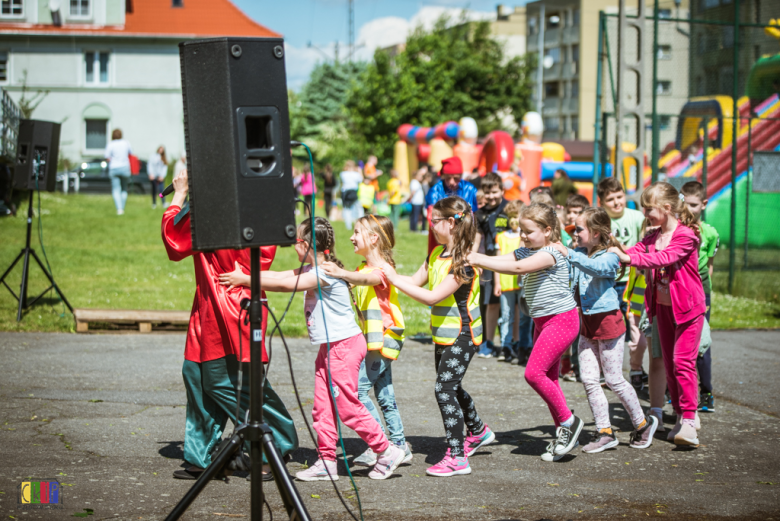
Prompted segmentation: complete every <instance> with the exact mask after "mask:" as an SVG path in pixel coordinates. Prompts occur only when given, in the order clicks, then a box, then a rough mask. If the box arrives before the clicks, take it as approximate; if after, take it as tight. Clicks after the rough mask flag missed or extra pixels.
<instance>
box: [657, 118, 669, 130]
mask: <svg viewBox="0 0 780 521" xmlns="http://www.w3.org/2000/svg"><path fill="white" fill-rule="evenodd" d="M658 127H659V128H660V129H661V130H669V129H670V128H672V117H671V116H659V117H658Z"/></svg>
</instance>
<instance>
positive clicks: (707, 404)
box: [699, 393, 715, 412]
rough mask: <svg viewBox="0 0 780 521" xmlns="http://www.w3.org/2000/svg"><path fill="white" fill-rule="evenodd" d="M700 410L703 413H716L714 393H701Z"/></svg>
mask: <svg viewBox="0 0 780 521" xmlns="http://www.w3.org/2000/svg"><path fill="white" fill-rule="evenodd" d="M699 410H700V411H702V412H715V397H714V396H712V393H701V394H700V395H699Z"/></svg>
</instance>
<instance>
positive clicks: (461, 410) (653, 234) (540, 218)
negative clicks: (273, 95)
mask: <svg viewBox="0 0 780 521" xmlns="http://www.w3.org/2000/svg"><path fill="white" fill-rule="evenodd" d="M381 174H382V172H381V170H378V169H377V160H376V157H373V156H372V157H371V158H369V160H368V161H367V162H366V164H365V165H364V166H363V167H362V168H361V167H360V166H359V165H358V164H356V163H355V162H353V161H347V163H346V165H345V166H344V170H343V171H342V172H341V174H340V175H339V176H338V184H340V187H341V198H342V201H343V216H344V221H345V224H346V225H347V229H352V228H353V225H354V231H353V232H352V236H351V237H350V240H351V242H352V244H353V246H354V251H355V253H356V254H358V255H360V256H362V257H364V258H365V261H364V262H363V263H362V264H361V265H360V266H359V267H358V268H357V269H356V270H355V271H348V270H346V269H344V267H343V266H342V265H341V263H340V262H339V261H338V259H337V258H336V256H335V251H334V248H335V236H334V231H333V228H332V227H331V226H330V223H329V222H328V221H327V220H326V219H322V218H316V219H315V226H314V229H312V223H311V220H306V221H304V223H303V224H302V225H301V226H300V227H299V229H298V244H297V247H296V251H297V252H298V255H299V258H300V260H301V261H302V262H303V261H306V262H308V264H309V265H308V266H307V267H306V268H304V269H303V270H302V271H301V273H300V274H299V273H298V270H295V271H290V272H284V273H274V272H268V275H265V274H264V276H263V279H262V284H263V289H264V290H269V291H291V290H293V288H294V287H295V285H297V287H298V289H302V290H305V291H306V296H305V309H304V312H305V315H306V322H307V325H308V328H309V334H310V337H311V342H312V343H313V344H316V345H320V354H319V356H318V358H317V362H316V365H315V398H314V413H313V415H314V427H315V430H316V431H317V433H318V437H319V439H318V453H319V457H320V459H319V460H318V461H317V463H316V464H315V465H313V466H312V467H310V468H309V469H306V470H304V471H301V472H299V473H298V478H299V479H302V480H316V479H338V476H337V474H336V463H335V444H336V432H335V421H336V420H335V418H334V417H333V416H334V415H333V413H332V410H331V407H332V405H333V402H334V401H335V403H336V404H337V405H338V415H339V417H340V418H341V420H342V421H343V422H344V423H345V424H346V425H347V426H348V427H351V428H353V429H354V430H355V431H356V432H358V434H359V435H360V436H361V438H362V439H363V440H364V441H366V443H367V444H368V449H367V450H366V451H365V452H364V453H363V454H362V455H361V456H359V457H358V458H356V459H355V460H354V463H355V464H358V465H364V466H373V470H372V471H371V473H370V474H369V476H370V477H372V478H375V479H385V478H386V477H388V476H389V475H390V474H392V472H393V471H394V470H395V468H397V467H398V465H400V464H403V463H408V462H409V461H411V459H412V453H411V450H410V447H409V445H408V443H407V442H406V438H405V435H404V428H403V423H402V421H401V417H400V413H399V411H398V408H397V405H396V402H395V393H394V390H393V383H392V362H393V361H394V360H396V359H397V358H398V356H399V353H400V351H401V348H402V346H403V343H404V338H405V336H404V320H403V313H402V310H401V306H400V303H399V300H398V292H399V291H400V292H402V293H405V294H406V295H408V296H409V297H411V298H412V299H414V300H416V301H418V302H420V303H422V304H424V305H425V306H428V307H429V308H430V317H431V318H430V320H431V323H430V325H431V336H432V339H433V343H434V346H435V349H434V362H435V368H436V374H437V377H436V382H435V385H434V393H435V396H436V401H437V403H438V406H439V409H440V413H441V417H442V422H443V426H444V433H445V438H446V442H447V451H446V454H445V456H444V458H443V459H442V460H441V461H440V462H439V463H437V464H436V465H433V466H432V467H430V468H429V469H428V470H427V473H428V474H429V475H433V476H452V475H458V474H469V473H471V467H470V465H469V461H468V458H469V456H471V455H472V454H473V453H474V452H475V451H476V450H477V449H478V448H479V447H481V446H483V445H486V444H489V443H491V442H493V441H494V440H495V435H494V434H493V432H492V431H491V430H490V428H489V427H488V426H487V425H485V424H484V422H483V421H482V420H481V419H480V417H479V415H478V414H477V410H476V406H475V403H474V400H473V399H472V397H471V396H470V395H469V394H468V393H467V392H466V391H465V389H463V386H462V380H463V377H464V375H465V373H466V371H467V369H468V367H469V363H470V361H471V360H472V359H473V358H474V357H475V356H476V357H481V358H496V359H497V360H498V361H502V362H505V363H515V364H517V365H523V366H525V379H526V381H527V382H528V384H529V385H530V386H531V387H532V388H533V389H534V390H535V391H536V392H537V393H538V394H539V395H540V397H541V398H542V399H543V400H544V401H545V402H546V404H547V406H548V408H549V410H550V413H551V416H552V419H553V422H554V424H555V426H556V438H555V439H554V440H553V441H552V442H551V443H550V444H549V446H548V448H547V451H546V452H545V453H544V454H542V459H543V460H545V461H559V460H560V459H561V458H563V456H564V455H565V454H567V453H569V452H570V451H571V450H572V449H574V448H575V447H576V446H577V445H578V444H579V442H578V437H579V435H580V433H581V431H582V428H583V425H584V422H583V420H582V419H581V418H579V417H577V416H575V415H574V414H573V413H572V411H571V410H570V408H569V407H568V405H567V403H566V398H565V396H564V393H563V390H562V388H561V385H560V380H561V379H563V380H564V381H570V382H574V381H581V382H582V384H583V386H584V388H585V392H586V395H587V398H588V402H589V405H590V408H591V412H592V414H593V418H594V420H595V431H594V432H593V435H592V440H591V441H590V442H589V443H587V444H586V445H585V446H584V447H583V449H582V450H583V451H584V452H586V453H598V452H602V451H604V450H607V449H612V448H614V447H616V446H617V445H618V444H619V442H618V439H617V436H616V434H615V430H614V429H613V426H612V425H611V423H610V414H609V410H608V401H607V398H606V395H605V393H604V390H603V387H604V386H606V387H608V388H609V389H610V390H611V391H612V392H613V393H615V395H616V396H617V397H618V398H619V400H620V401H621V403H622V404H623V406H624V407H625V409H626V411H627V413H628V415H629V416H630V418H631V422H632V423H633V426H634V431H633V432H632V433H631V436H630V440H629V446H630V447H631V448H637V449H644V448H647V447H649V446H650V445H651V443H652V441H653V438H654V434H655V432H656V431H665V427H664V417H663V406H664V404H665V403H666V402H667V401H668V402H669V403H671V404H672V407H673V409H674V413H675V415H676V423H675V426H674V428H672V429H671V430H670V432H669V434H668V439H669V440H672V441H674V442H675V443H676V444H678V445H698V444H699V440H698V431H699V430H700V429H701V422H700V419H699V416H698V412H697V411H699V410H702V411H708V412H713V411H714V410H715V404H714V399H713V395H712V382H711V364H712V357H711V347H710V346H711V341H709V340H708V339H709V334H708V330H709V328H708V325H707V321H708V320H709V313H710V292H711V283H710V276H711V273H712V259H713V257H714V256H715V254H716V252H717V248H718V234H717V232H716V231H715V229H714V228H712V227H711V226H709V225H707V224H706V223H704V222H702V221H701V214H702V211H703V210H704V209H705V208H706V205H707V196H706V191H705V190H704V188H703V187H702V185H701V184H700V183H698V182H696V181H691V182H688V183H686V184H685V185H684V186H683V187H682V190H681V191H680V192H678V191H677V190H676V189H675V188H674V187H673V186H672V185H670V184H668V183H663V182H661V183H655V184H653V185H651V186H650V187H648V188H647V189H646V190H645V191H644V192H643V194H642V197H641V200H640V207H641V211H640V210H635V209H632V208H628V204H627V197H626V193H625V191H624V189H623V187H622V186H621V184H620V183H619V181H618V180H617V179H615V178H605V179H603V180H602V181H601V182H600V183H599V184H598V187H597V194H598V203H599V206H591V204H590V202H589V200H588V199H587V198H586V197H584V196H583V195H581V194H579V193H578V192H577V190H576V188H575V187H574V185H573V184H571V183H570V182H567V181H568V176H567V175H566V173H565V171H562V172H557V173H556V176H555V180H554V182H553V188H551V187H546V186H540V187H537V188H534V189H533V190H532V191H531V193H530V204H528V205H525V204H524V203H523V202H521V201H520V200H519V197H520V193H521V190H522V188H523V187H522V178H521V177H520V176H518V175H516V174H514V173H509V174H504V175H500V174H497V173H488V174H487V175H485V176H483V177H481V178H479V177H475V176H473V175H468V174H467V175H465V176H464V174H463V171H462V165H461V164H460V160H459V159H458V158H450V159H448V160H445V161H444V162H443V165H442V170H441V172H440V173H439V177H440V178H441V179H440V180H438V182H436V183H434V179H432V178H430V176H429V174H430V172H428V171H427V170H426V169H425V168H421V169H420V170H419V171H417V172H416V173H415V174H414V176H413V179H412V180H411V183H410V185H409V186H408V187H404V186H402V185H401V182H400V180H399V179H398V175H397V174H396V173H395V172H394V171H393V172H391V173H390V180H389V181H388V182H387V186H386V190H387V203H388V204H389V206H390V212H389V218H387V217H381V216H378V215H376V213H375V205H376V202H377V194H378V188H379V187H378V181H377V178H378V177H379V176H380V175H381ZM325 178H326V181H328V183H327V184H326V190H328V189H329V190H330V192H326V196H327V195H330V199H329V201H331V202H327V203H326V204H327V205H328V207H330V205H331V204H332V195H333V193H335V187H336V186H337V183H336V182H335V179H336V177H335V176H334V175H333V172H332V169H331V168H330V167H327V168H326V173H325ZM472 178H473V179H472ZM296 186H298V187H299V190H300V195H302V196H303V197H304V199H305V200H307V202H309V203H310V202H311V197H312V194H313V192H314V190H315V188H314V182H313V180H312V175H311V172H310V171H309V170H306V169H304V171H303V172H302V173H301V174H300V177H299V182H298V183H297V184H296ZM404 202H409V203H411V208H412V210H411V216H410V228H411V230H412V231H417V227H418V224H421V225H422V229H423V230H424V229H425V224H426V223H428V224H429V225H430V233H429V237H430V239H431V241H432V242H431V245H430V247H429V251H428V252H427V255H426V257H425V261H424V262H423V263H422V265H421V266H420V267H419V269H418V270H417V271H416V273H414V275H411V276H405V275H401V274H399V273H397V272H396V270H395V263H394V262H393V248H394V246H395V230H396V229H397V227H398V224H399V223H398V219H399V216H400V206H401V204H403V203H404ZM426 209H427V211H428V214H427V215H426V213H425V212H426ZM313 246H316V252H317V253H316V256H315V254H314V250H313ZM421 253H422V252H421ZM315 261H316V262H315ZM315 263H316V267H315ZM299 277H300V280H299V281H298V280H297V279H298V278H299ZM226 280H227V282H229V283H233V284H235V283H242V284H243V283H247V284H248V280H244V279H241V278H240V277H239V275H236V276H235V277H233V278H228V279H226ZM353 302H354V304H355V308H356V310H357V321H356V320H355V313H354V312H353V310H352V305H351V304H352V303H353ZM327 329H330V332H329V333H328V332H327ZM497 331H498V333H499V334H498V339H497V338H496V332H497ZM625 342H628V346H629V358H630V360H629V363H630V372H629V380H628V381H627V380H626V379H625V378H624V376H623V353H624V344H625ZM648 347H650V353H649V365H648V371H647V372H646V371H645V369H644V367H643V360H644V356H645V352H646V350H647V348H648ZM331 350H332V351H333V352H334V353H335V355H331V360H330V361H329V360H328V352H329V351H331ZM336 361H338V363H336ZM329 365H330V377H331V378H332V379H333V389H331V388H330V387H329V385H328V383H327V382H328V366H329ZM648 386H649V399H650V409H649V410H648V411H647V414H646V413H645V411H644V410H643V409H642V406H641V404H640V401H639V397H640V396H641V395H642V393H643V392H644V391H645V389H646V387H648ZM370 389H374V392H375V395H376V398H377V401H378V403H379V405H380V407H381V409H382V413H383V416H384V421H385V423H386V424H387V430H386V431H385V428H384V427H383V426H382V422H381V421H380V418H379V414H378V413H377V410H376V408H375V407H374V405H373V403H372V402H371V400H370V398H369V396H368V392H369V390H370ZM667 389H668V397H667V394H666V393H667Z"/></svg>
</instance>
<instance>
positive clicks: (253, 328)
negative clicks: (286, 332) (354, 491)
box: [165, 248, 311, 521]
mask: <svg viewBox="0 0 780 521" xmlns="http://www.w3.org/2000/svg"><path fill="white" fill-rule="evenodd" d="M250 255H251V258H250V271H251V281H250V289H251V299H250V302H249V324H250V329H249V333H250V335H249V344H250V358H251V363H250V365H251V369H250V385H249V423H242V424H241V425H239V426H238V428H237V429H236V430H235V432H234V433H233V435H232V436H231V437H230V438H229V439H227V440H225V441H223V442H222V444H221V445H220V446H219V450H218V454H217V456H216V457H215V458H214V459H213V460H212V462H211V465H209V466H208V467H207V468H206V469H205V470H204V471H203V473H202V474H201V475H200V477H199V478H198V480H197V481H196V482H195V484H194V485H193V486H192V488H190V490H189V491H187V493H186V494H185V495H184V497H183V498H182V499H181V501H179V503H178V504H177V505H176V506H175V507H174V508H173V510H172V511H171V513H170V514H168V517H166V518H165V521H175V520H177V519H179V518H180V517H181V516H182V514H184V512H185V511H186V510H187V508H188V507H189V506H190V504H191V503H192V502H193V501H194V500H195V498H196V497H198V495H199V494H200V493H201V492H203V490H204V489H205V488H206V485H208V483H209V481H211V480H212V479H213V478H214V477H215V476H218V475H220V474H221V472H222V471H223V469H224V468H225V467H226V466H227V465H228V463H229V462H230V460H231V459H232V458H233V456H234V454H235V453H236V452H237V451H241V450H243V448H242V447H243V444H244V443H243V442H244V440H245V439H246V440H249V442H250V444H249V457H250V459H251V463H252V467H251V474H250V475H251V477H252V488H251V498H252V503H251V505H252V514H251V519H252V521H262V519H263V502H264V498H263V452H265V454H266V457H267V458H268V463H269V464H270V465H271V470H272V471H273V475H274V481H275V482H276V488H278V489H279V494H280V495H281V496H282V501H283V502H284V508H285V510H286V511H287V518H288V519H290V520H291V521H293V520H294V521H310V520H311V518H310V517H309V513H308V511H307V510H306V506H305V505H304V504H303V500H302V499H301V496H300V494H298V490H297V489H296V488H295V485H294V484H293V482H292V478H291V477H290V475H289V474H288V473H287V469H286V468H285V466H284V461H283V460H282V456H281V455H280V454H279V451H278V450H277V449H276V446H275V445H274V443H273V434H272V433H271V428H270V427H268V425H267V424H266V423H264V422H263V386H262V385H261V383H262V382H263V381H264V379H265V375H264V371H265V370H264V368H263V351H262V350H263V348H262V336H263V330H262V324H263V313H262V308H263V305H262V302H261V300H260V248H251V250H250ZM236 399H237V400H239V403H240V401H241V397H240V396H237V397H236ZM236 421H238V418H236Z"/></svg>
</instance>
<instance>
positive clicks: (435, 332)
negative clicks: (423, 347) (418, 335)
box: [428, 246, 482, 346]
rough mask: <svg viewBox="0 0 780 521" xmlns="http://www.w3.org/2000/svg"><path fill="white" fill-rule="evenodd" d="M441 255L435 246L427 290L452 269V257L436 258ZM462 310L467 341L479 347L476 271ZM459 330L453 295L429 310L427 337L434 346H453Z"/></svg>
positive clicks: (479, 327) (477, 279) (460, 326)
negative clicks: (468, 332)
mask: <svg viewBox="0 0 780 521" xmlns="http://www.w3.org/2000/svg"><path fill="white" fill-rule="evenodd" d="M443 251H444V246H437V247H436V248H434V249H433V251H432V252H431V256H430V257H429V258H428V287H429V288H430V289H431V290H433V289H434V288H436V286H438V285H439V284H441V283H442V281H443V280H444V278H445V277H446V276H447V275H449V273H450V268H451V267H452V257H448V258H445V259H442V258H441V257H439V255H441V254H442V252H443ZM466 307H467V309H468V313H469V318H470V319H471V322H470V324H469V328H470V329H471V339H472V340H473V341H474V344H475V345H479V344H481V343H482V315H481V314H480V312H479V274H478V273H477V271H476V270H474V278H473V279H472V280H471V288H470V289H469V298H468V301H467V303H466ZM462 327H463V321H462V320H461V317H460V311H459V310H458V303H457V302H456V301H455V295H454V294H452V295H450V296H449V297H447V298H446V299H444V300H442V301H441V302H439V303H437V304H434V305H433V306H432V307H431V335H432V336H433V341H434V343H436V344H440V345H445V346H450V345H452V344H454V343H455V340H457V338H458V335H460V330H461V328H462Z"/></svg>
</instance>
